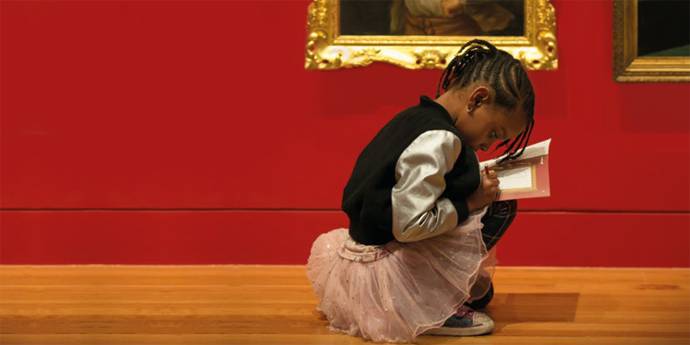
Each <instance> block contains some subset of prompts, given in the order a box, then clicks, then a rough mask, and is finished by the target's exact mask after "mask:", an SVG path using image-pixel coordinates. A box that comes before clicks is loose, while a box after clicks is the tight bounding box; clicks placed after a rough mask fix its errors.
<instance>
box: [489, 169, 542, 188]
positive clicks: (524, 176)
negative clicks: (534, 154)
mask: <svg viewBox="0 0 690 345" xmlns="http://www.w3.org/2000/svg"><path fill="white" fill-rule="evenodd" d="M496 175H497V176H498V180H499V181H500V182H501V184H500V185H499V187H500V188H501V190H507V189H524V188H533V187H534V186H532V168H531V167H529V166H527V167H518V168H514V169H509V170H504V171H497V172H496Z"/></svg>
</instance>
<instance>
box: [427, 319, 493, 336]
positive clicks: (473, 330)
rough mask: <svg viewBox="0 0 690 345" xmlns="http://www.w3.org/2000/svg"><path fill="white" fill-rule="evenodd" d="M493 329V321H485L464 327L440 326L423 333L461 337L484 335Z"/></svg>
mask: <svg viewBox="0 0 690 345" xmlns="http://www.w3.org/2000/svg"><path fill="white" fill-rule="evenodd" d="M493 330H494V323H493V322H491V323H487V324H484V325H481V326H478V327H466V328H460V327H440V328H432V329H430V330H428V331H426V332H424V333H423V334H424V335H450V336H457V337H463V336H473V335H484V334H489V333H491V332H493Z"/></svg>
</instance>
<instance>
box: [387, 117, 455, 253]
mask: <svg viewBox="0 0 690 345" xmlns="http://www.w3.org/2000/svg"><path fill="white" fill-rule="evenodd" d="M461 148H462V144H461V142H460V138H458V137H457V136H456V135H455V134H453V133H452V132H450V131H447V130H431V131H427V132H424V133H422V134H421V135H420V136H419V137H417V138H416V139H415V140H414V141H413V142H412V143H411V144H410V145H409V146H408V147H407V148H406V149H405V150H404V151H403V153H402V154H401V155H400V157H399V158H398V162H397V163H396V166H395V177H396V181H397V182H396V185H395V187H393V190H392V193H391V201H392V211H393V224H392V225H393V235H394V236H395V238H396V239H397V240H398V241H400V242H414V241H419V240H423V239H426V238H430V237H434V236H438V235H441V234H443V233H445V232H446V231H449V230H451V229H453V228H455V227H456V226H457V225H458V221H459V220H461V219H463V220H464V219H466V218H467V213H468V210H467V204H466V203H465V201H464V200H462V201H460V202H458V203H453V202H452V201H451V200H449V199H447V198H440V199H439V197H440V196H441V194H442V193H443V191H444V190H445V188H446V181H445V177H444V176H445V175H446V173H448V171H450V170H451V169H452V168H453V165H455V161H456V160H457V158H458V156H459V155H460V150H461ZM458 213H461V214H460V215H458Z"/></svg>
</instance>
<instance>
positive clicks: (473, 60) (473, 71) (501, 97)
mask: <svg viewBox="0 0 690 345" xmlns="http://www.w3.org/2000/svg"><path fill="white" fill-rule="evenodd" d="M475 81H483V82H487V83H489V85H490V86H491V87H492V88H493V89H494V91H495V93H496V96H495V97H496V100H495V102H496V104H497V105H500V106H502V107H504V108H507V109H509V110H512V109H515V107H516V106H518V105H519V106H521V107H522V110H523V111H524V112H525V114H527V127H526V128H525V130H524V131H522V132H520V134H518V136H517V137H516V138H515V139H514V140H513V141H512V142H510V140H505V141H502V142H501V143H500V144H499V145H498V146H497V147H496V149H498V148H500V147H503V146H507V148H506V150H505V152H504V154H506V157H504V158H503V159H501V160H500V161H499V163H502V162H503V161H505V160H514V159H516V158H518V157H520V156H521V155H522V153H523V152H524V151H525V148H526V147H527V142H528V141H529V137H530V134H531V133H532V129H533V128H534V90H533V89H532V83H531V82H530V81H529V78H527V73H526V72H525V70H524V69H523V68H522V65H521V64H520V61H518V60H517V59H515V58H514V57H513V56H512V55H510V54H508V53H507V52H505V51H503V50H500V49H496V47H495V46H494V45H493V44H491V43H489V42H487V41H484V40H477V39H475V40H471V41H469V42H467V43H465V44H464V45H463V46H462V48H460V50H459V51H458V53H457V55H455V57H454V58H453V60H451V61H450V63H449V64H448V66H447V67H446V69H445V70H444V71H443V74H442V75H441V80H440V81H439V83H438V86H437V88H436V97H437V98H438V96H440V89H441V88H443V90H444V91H447V90H449V89H453V88H462V87H465V86H467V85H468V84H470V83H472V82H475ZM518 151H519V152H518Z"/></svg>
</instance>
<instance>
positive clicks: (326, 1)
mask: <svg viewBox="0 0 690 345" xmlns="http://www.w3.org/2000/svg"><path fill="white" fill-rule="evenodd" d="M339 9H340V1H339V0H314V1H313V2H312V3H311V4H310V5H309V9H308V22H307V44H306V52H305V64H304V67H305V69H316V70H328V69H338V68H350V67H362V66H367V65H370V64H371V63H372V62H374V61H381V62H387V63H391V64H395V65H397V66H401V67H404V68H409V69H422V68H439V69H443V68H445V66H446V65H447V63H448V62H450V60H451V59H452V58H453V56H454V55H455V54H456V53H457V51H458V49H459V48H460V47H461V46H462V45H463V44H464V43H466V42H468V41H469V40H471V39H474V38H481V39H486V40H487V41H490V42H491V43H493V44H494V45H496V47H497V48H499V49H503V50H505V51H507V52H509V53H510V54H512V55H513V56H514V57H515V58H517V59H518V60H520V61H522V62H523V64H524V65H525V67H527V69H532V70H553V69H556V68H557V67H558V54H557V52H558V49H557V44H556V18H555V11H554V8H553V5H552V4H551V3H550V2H549V0H524V35H523V36H432V35H427V36H423V35H381V36H376V35H366V36H364V35H363V36H358V35H340V27H339V23H340V13H339Z"/></svg>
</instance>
